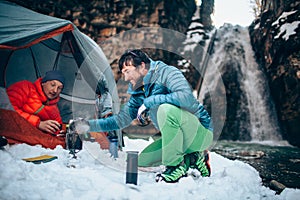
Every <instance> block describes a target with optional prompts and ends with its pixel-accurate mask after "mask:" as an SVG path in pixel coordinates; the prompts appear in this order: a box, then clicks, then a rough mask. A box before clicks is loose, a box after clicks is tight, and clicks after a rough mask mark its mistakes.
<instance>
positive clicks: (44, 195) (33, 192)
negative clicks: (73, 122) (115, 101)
mask: <svg viewBox="0 0 300 200" xmlns="http://www.w3.org/2000/svg"><path fill="white" fill-rule="evenodd" d="M124 140H125V148H124V149H123V151H120V152H119V158H117V159H116V160H115V159H113V158H111V157H110V155H109V152H108V151H107V150H101V149H100V147H99V145H98V144H97V143H91V142H84V148H83V150H81V151H80V152H79V153H78V160H79V162H78V163H77V167H76V168H68V167H66V163H67V161H68V157H69V152H68V150H65V149H63V148H62V147H61V146H58V147H56V148H55V149H54V150H51V149H45V148H42V147H41V146H39V145H37V146H29V145H27V144H18V145H10V146H6V147H5V150H0V159H1V163H0V196H1V199H4V200H5V199H72V200H73V199H89V200H93V199H146V200H147V199H149V200H150V199H151V200H152V199H191V200H192V199H195V200H196V199H197V200H199V199H200V200H201V199H209V200H214V199H215V200H217V199H220V200H221V199H222V200H224V199H231V200H235V199H236V200H240V199H253V200H256V199H270V200H271V199H272V200H274V199H275V200H276V199H285V200H286V199H287V200H288V199H290V200H294V199H296V197H299V195H300V190H299V189H291V188H286V189H285V190H284V191H283V192H282V193H281V194H280V195H275V192H274V191H272V190H270V189H269V188H266V187H264V186H262V181H261V178H260V177H259V174H258V172H257V171H256V170H255V169H254V168H252V167H251V166H250V165H248V164H245V163H243V162H241V161H231V160H228V159H226V158H224V157H222V156H220V155H218V154H216V153H215V152H211V154H210V155H211V166H212V176H211V177H205V178H203V177H200V178H198V179H195V180H194V179H193V178H192V177H190V176H189V177H186V178H182V179H181V180H180V181H179V182H178V183H173V184H170V183H164V182H159V183H156V182H155V181H154V178H155V173H150V172H142V171H139V173H138V184H137V185H133V184H126V183H125V179H126V151H131V150H135V151H139V152H140V151H141V150H142V149H143V148H144V147H145V146H147V145H148V144H149V143H151V142H152V141H153V140H152V139H149V140H144V139H129V138H127V137H125V138H124ZM44 154H48V155H55V156H57V157H58V159H56V160H53V161H51V162H48V163H42V164H33V163H29V162H25V161H23V160H22V159H23V158H28V157H35V156H40V155H44Z"/></svg>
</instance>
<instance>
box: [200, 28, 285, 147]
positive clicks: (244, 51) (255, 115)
mask: <svg viewBox="0 0 300 200" xmlns="http://www.w3.org/2000/svg"><path fill="white" fill-rule="evenodd" d="M210 59H211V64H210V66H208V69H207V70H206V73H205V78H204V79H205V81H204V83H203V84H204V87H202V88H201V91H200V95H201V96H200V98H201V99H204V98H205V95H206V93H207V92H208V91H207V90H208V89H207V88H209V89H210V90H211V89H216V87H217V83H216V81H217V80H214V74H215V73H216V70H218V71H219V72H220V73H221V74H222V76H223V75H224V74H225V73H231V71H234V72H236V73H237V76H236V77H237V82H238V85H239V89H240V91H241V94H240V96H243V95H244V98H242V97H241V101H240V102H239V103H240V105H239V108H241V109H240V110H238V111H237V115H238V116H245V115H247V116H248V117H246V119H247V118H248V119H249V126H250V127H239V129H237V132H242V131H241V130H242V129H243V130H244V129H248V131H249V132H250V133H249V134H250V136H251V140H252V141H269V140H270V141H279V140H281V136H280V131H279V130H280V129H279V127H278V123H277V117H276V116H277V115H276V112H275V108H274V105H273V102H272V99H271V98H270V92H269V87H268V83H267V81H266V77H265V76H264V73H263V72H262V71H261V70H260V69H259V65H258V64H257V62H256V61H255V58H254V52H253V50H252V47H251V43H250V37H249V33H248V30H247V28H244V27H240V26H232V25H230V24H225V25H224V26H222V27H221V28H220V29H219V30H218V33H217V40H216V41H215V44H214V53H213V54H212V55H211V57H210ZM214 66H215V68H214ZM224 81H225V80H224ZM226 81H228V80H226ZM229 81H232V80H229ZM225 85H226V84H225ZM229 89H230V88H226V93H227V94H228V93H229V91H227V90H229ZM233 92H235V91H230V93H233ZM235 95H236V94H235ZM231 97H232V96H230V95H227V101H228V98H231ZM232 98H234V97H232ZM243 99H244V100H243ZM237 106H238V105H237ZM242 108H243V109H242ZM229 109H232V108H230V107H228V106H227V112H228V110H229ZM227 117H228V115H227ZM238 120H243V119H239V117H237V121H238ZM236 123H238V124H241V123H240V122H236ZM245 124H246V123H245ZM245 124H244V125H242V126H247V125H245ZM236 134H240V133H236ZM228 139H231V138H228Z"/></svg>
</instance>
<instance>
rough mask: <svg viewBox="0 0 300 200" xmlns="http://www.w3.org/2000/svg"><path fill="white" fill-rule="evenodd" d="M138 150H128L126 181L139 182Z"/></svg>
mask: <svg viewBox="0 0 300 200" xmlns="http://www.w3.org/2000/svg"><path fill="white" fill-rule="evenodd" d="M138 153H139V152H138V151H127V168H126V183H132V184H135V185H136V184H137V177H138Z"/></svg>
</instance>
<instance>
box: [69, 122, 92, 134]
mask: <svg viewBox="0 0 300 200" xmlns="http://www.w3.org/2000/svg"><path fill="white" fill-rule="evenodd" d="M69 128H70V130H71V131H75V132H77V133H78V134H85V133H87V132H88V131H89V129H90V124H89V122H88V121H87V120H85V119H83V118H79V119H75V120H72V121H71V122H70V124H69Z"/></svg>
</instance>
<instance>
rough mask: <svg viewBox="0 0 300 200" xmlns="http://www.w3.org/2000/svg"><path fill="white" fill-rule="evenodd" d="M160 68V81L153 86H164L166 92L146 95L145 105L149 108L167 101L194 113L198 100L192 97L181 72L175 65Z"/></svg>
mask: <svg viewBox="0 0 300 200" xmlns="http://www.w3.org/2000/svg"><path fill="white" fill-rule="evenodd" d="M161 70H162V71H161V72H160V76H161V77H160V81H159V82H158V83H155V84H156V86H154V87H166V88H167V90H168V93H167V94H161V93H159V94H154V95H151V96H149V97H147V98H146V99H145V100H144V104H145V106H146V107H147V108H151V107H153V106H158V105H161V104H163V103H169V104H173V105H175V106H178V107H180V108H183V109H185V110H188V111H190V112H192V113H194V112H195V111H196V109H197V107H198V103H199V102H198V101H197V100H196V98H195V97H194V95H193V93H192V90H191V87H190V85H189V83H188V82H187V80H186V79H185V77H184V76H183V74H182V73H181V72H180V71H179V70H178V69H177V68H175V67H166V68H165V69H161ZM159 84H160V85H159ZM154 90H155V89H154Z"/></svg>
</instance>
